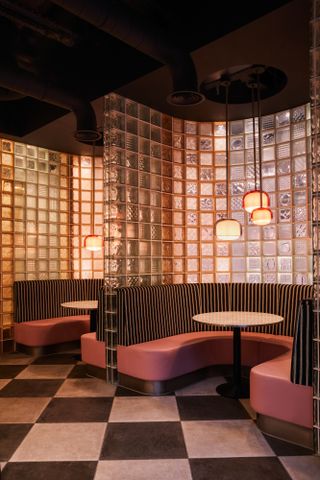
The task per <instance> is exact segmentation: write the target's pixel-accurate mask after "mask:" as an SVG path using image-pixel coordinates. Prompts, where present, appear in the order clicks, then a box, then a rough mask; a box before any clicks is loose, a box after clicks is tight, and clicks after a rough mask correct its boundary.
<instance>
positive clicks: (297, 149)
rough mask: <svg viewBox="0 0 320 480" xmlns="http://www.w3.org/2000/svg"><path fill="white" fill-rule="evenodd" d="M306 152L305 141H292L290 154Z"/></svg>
mask: <svg viewBox="0 0 320 480" xmlns="http://www.w3.org/2000/svg"><path fill="white" fill-rule="evenodd" d="M305 153H306V141H305V139H303V140H296V141H295V142H292V155H303V154H305Z"/></svg>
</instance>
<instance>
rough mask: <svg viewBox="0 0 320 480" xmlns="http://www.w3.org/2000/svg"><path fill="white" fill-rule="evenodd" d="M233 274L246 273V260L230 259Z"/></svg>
mask: <svg viewBox="0 0 320 480" xmlns="http://www.w3.org/2000/svg"><path fill="white" fill-rule="evenodd" d="M231 262H232V271H233V272H245V271H246V259H245V258H243V257H235V258H232V259H231Z"/></svg>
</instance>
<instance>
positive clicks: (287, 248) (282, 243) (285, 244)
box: [278, 240, 292, 255]
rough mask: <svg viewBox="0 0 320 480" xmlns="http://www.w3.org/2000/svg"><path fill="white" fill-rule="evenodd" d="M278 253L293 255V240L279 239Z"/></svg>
mask: <svg viewBox="0 0 320 480" xmlns="http://www.w3.org/2000/svg"><path fill="white" fill-rule="evenodd" d="M278 255H292V242H291V240H279V241H278Z"/></svg>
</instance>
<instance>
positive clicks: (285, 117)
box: [276, 110, 290, 127]
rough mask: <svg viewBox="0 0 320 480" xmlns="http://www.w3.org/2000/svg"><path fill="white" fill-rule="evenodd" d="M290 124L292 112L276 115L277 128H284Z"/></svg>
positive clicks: (287, 111)
mask: <svg viewBox="0 0 320 480" xmlns="http://www.w3.org/2000/svg"><path fill="white" fill-rule="evenodd" d="M289 123H290V110H285V111H284V112H280V113H277V114H276V126H277V127H283V126H285V125H289Z"/></svg>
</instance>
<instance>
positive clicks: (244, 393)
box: [217, 378, 250, 398]
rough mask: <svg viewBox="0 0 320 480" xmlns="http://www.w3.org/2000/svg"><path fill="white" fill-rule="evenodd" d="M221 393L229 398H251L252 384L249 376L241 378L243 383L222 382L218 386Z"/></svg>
mask: <svg viewBox="0 0 320 480" xmlns="http://www.w3.org/2000/svg"><path fill="white" fill-rule="evenodd" d="M217 392H218V393H219V395H221V396H223V397H228V398H249V397H250V386H249V380H248V379H247V378H241V385H235V384H234V383H222V384H221V385H218V386H217Z"/></svg>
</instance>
